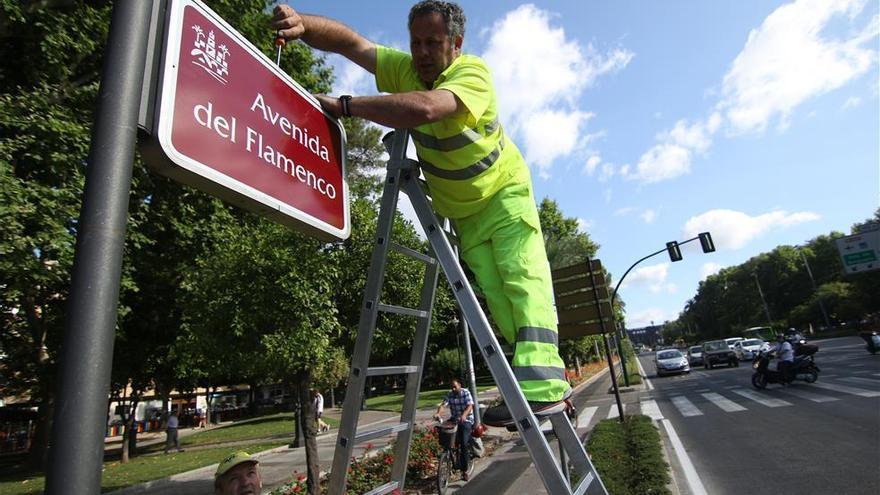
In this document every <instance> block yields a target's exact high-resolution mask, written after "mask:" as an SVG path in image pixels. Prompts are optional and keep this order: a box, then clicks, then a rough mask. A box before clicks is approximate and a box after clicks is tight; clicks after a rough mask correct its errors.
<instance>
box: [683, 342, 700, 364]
mask: <svg viewBox="0 0 880 495" xmlns="http://www.w3.org/2000/svg"><path fill="white" fill-rule="evenodd" d="M687 358H688V363H690V365H691V366H702V365H703V348H702V347H701V346H698V345H692V346H690V347H689V348H688V352H687Z"/></svg>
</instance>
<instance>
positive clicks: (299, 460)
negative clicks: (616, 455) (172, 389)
mask: <svg viewBox="0 0 880 495" xmlns="http://www.w3.org/2000/svg"><path fill="white" fill-rule="evenodd" d="M602 377H607V370H606V371H603V372H601V373H599V374H597V375H595V376H594V377H592V378H590V379H589V380H587V381H585V382H584V383H581V384H580V385H578V386H577V387H576V388H575V392H574V395H575V396H578V395H579V394H582V392H583V391H584V390H585V389H586V388H587V387H588V386H590V385H591V384H593V383H596V382H597V381H601V379H602ZM497 396H498V390H497V389H489V390H486V391H483V392H480V394H479V402H480V403H481V404H486V403H488V402H491V401H492V400H494V399H495V398H496V397H497ZM434 412H435V409H434V408H433V407H431V408H427V409H421V410H419V411H417V413H416V423H417V424H418V425H424V426H430V425H432V424H433V423H434V421H433V418H432V416H433V414H434ZM324 415H325V416H329V417H333V418H336V419H339V418H340V417H341V415H342V410H341V409H328V410H326V411H325V412H324ZM399 418H400V414H399V413H394V412H388V411H373V410H367V411H362V412H361V413H360V418H359V423H358V424H359V428H360V429H363V428H371V427H373V428H375V427H378V426H381V425H382V424H383V423H394V422H396V421H398V420H399ZM582 426H585V425H582ZM193 431H195V430H193ZM159 433H162V432H157V435H156V437H155V438H152V439H149V440H148V441H147V442H149V443H157V442H164V434H161V435H159ZM181 433H183V432H181ZM579 433H580V429H579ZM336 434H337V431H336V429H333V430H331V431H330V432H329V433H326V434H322V435H319V436H318V455H319V457H320V459H321V462H320V466H321V471H322V472H326V471H329V470H330V468H331V466H332V463H333V454H334V451H335V447H336ZM487 434H488V435H493V436H499V437H501V438H502V439H503V440H502V441H503V444H502V445H501V447H499V448H498V449H497V450H496V452H495V454H494V455H493V456H490V457H488V458H486V459H484V460H481V461H480V462H479V463H478V464H477V467H476V469H477V471H476V472H475V473H474V476H475V478H476V477H478V476H479V473H480V472H482V471H485V470H487V469H488V468H489V467H490V466H491V465H492V464H494V463H495V462H498V461H501V460H505V459H507V458H509V456H510V455H513V456H514V457H519V458H521V457H522V456H523V455H524V456H525V461H526V464H525V465H526V466H528V465H529V464H530V463H531V460H530V458H529V456H528V452H526V451H525V447H524V446H522V443H521V442H519V441H518V439H519V435H518V434H516V433H510V432H507V431H506V430H505V429H503V428H489V432H488V433H487ZM395 437H396V435H389V436H387V437H385V438H381V439H377V440H375V441H373V442H372V443H373V449H374V450H375V449H381V448H383V447H385V446H387V445H388V444H390V443H391V442H392V441H393V440H394V438H395ZM517 446H519V449H520V450H522V452H521V453H517V452H513V453H512V454H511V453H509V451H511V450H515V448H516V447H517ZM241 448H242V449H244V450H247V446H242V447H241ZM554 448H555V447H554ZM235 449H236V448H235V447H234V446H230V452H232V451H233V450H235ZM250 453H251V454H254V455H255V456H256V457H257V458H258V459H259V460H260V472H261V475H262V479H263V493H269V492H270V491H272V490H274V489H275V488H278V487H279V486H281V485H283V484H285V483H287V482H289V481H290V479H291V478H292V477H293V473H294V470H296V471H298V472H299V473H304V472H305V470H306V458H305V457H306V455H305V448H303V447H300V448H296V449H292V448H289V447H286V446H284V447H278V448H275V449H272V450H268V451H264V452H259V453H254V452H250ZM363 453H364V446H363V445H360V446H356V447H355V449H354V452H353V454H352V455H353V456H355V457H357V456H360V455H361V454H363ZM496 458H497V459H496ZM218 461H219V459H218ZM521 462H522V461H521V460H520V463H521ZM509 467H510V466H508V465H507V464H505V466H504V469H503V470H502V469H495V470H493V471H495V472H497V473H499V474H501V475H503V476H507V477H510V472H511V471H510V470H509V469H508V468H509ZM216 469H217V465H216V464H213V465H210V466H205V467H203V468H199V469H195V470H193V471H188V472H185V473H180V474H176V475H174V476H170V477H168V478H163V479H159V480H154V481H150V482H147V483H142V484H139V485H133V486H130V487H126V488H123V489H120V490H116V491H113V492H110V493H112V494H113V495H134V494H143V493H149V494H160V495H203V494H206V493H213V489H214V471H215V470H216ZM528 472H532V473H533V474H534V476H535V477H537V473H535V471H534V469H527V470H526V474H527V473H528ZM475 481H476V480H474V481H471V483H470V484H474V483H475ZM536 481H537V483H538V486H540V487H541V489H543V485H541V482H540V480H536ZM457 484H458V485H460V484H461V482H458V483H457ZM450 489H451V490H452V491H453V492H454V491H455V489H456V484H455V483H454V484H451V485H450ZM523 489H524V490H525V491H509V492H508V493H510V494H511V495H513V494H514V493H516V494H517V495H519V494H521V493H534V491H532V490H531V489H528V488H527V487H523ZM474 493H478V492H474ZM480 493H501V492H498V491H497V490H496V489H494V488H492V487H491V485H490V487H489V488H488V491H482V492H480Z"/></svg>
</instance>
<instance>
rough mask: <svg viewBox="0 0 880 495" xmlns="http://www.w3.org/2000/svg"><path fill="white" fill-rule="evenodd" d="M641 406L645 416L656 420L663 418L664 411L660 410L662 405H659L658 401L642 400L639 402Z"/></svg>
mask: <svg viewBox="0 0 880 495" xmlns="http://www.w3.org/2000/svg"><path fill="white" fill-rule="evenodd" d="M639 407H640V409H641V410H642V414H644V415H645V416H647V417H649V418H651V419H653V420H655V421H660V420H661V419H663V413H661V412H660V406H658V405H657V401H654V400H646V401H642V402H641V403H640V404H639Z"/></svg>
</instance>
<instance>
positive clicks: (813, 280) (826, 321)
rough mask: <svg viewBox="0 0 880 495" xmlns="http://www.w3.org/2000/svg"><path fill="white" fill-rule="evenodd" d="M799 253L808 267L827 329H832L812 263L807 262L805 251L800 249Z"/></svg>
mask: <svg viewBox="0 0 880 495" xmlns="http://www.w3.org/2000/svg"><path fill="white" fill-rule="evenodd" d="M798 252H799V253H801V259H802V260H804V266H805V267H807V275H809V276H810V282H811V283H812V284H813V292H815V293H816V299H817V300H818V301H819V309H821V310H822V318H823V319H824V320H825V328H828V329H830V328H831V323H830V321H829V320H828V311H826V310H825V303H823V302H822V296H820V295H819V288H818V287H816V279H814V278H813V270H810V263H809V262H808V261H807V256H806V255H805V254H804V251H803V250H802V249H798Z"/></svg>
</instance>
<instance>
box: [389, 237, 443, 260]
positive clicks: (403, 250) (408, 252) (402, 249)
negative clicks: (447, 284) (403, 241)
mask: <svg viewBox="0 0 880 495" xmlns="http://www.w3.org/2000/svg"><path fill="white" fill-rule="evenodd" d="M391 249H393V250H395V251H397V252H398V253H400V254H402V255H404V256H409V257H410V258H414V259H417V260H419V261H422V262H424V263H425V264H426V265H433V264H434V263H436V262H437V260H436V259H434V258H432V257H430V256H428V255H427V254H425V253H420V252H418V251H416V250H415V249H410V248H408V247H406V246H401V245H400V244H397V243H394V242H392V243H391Z"/></svg>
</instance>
